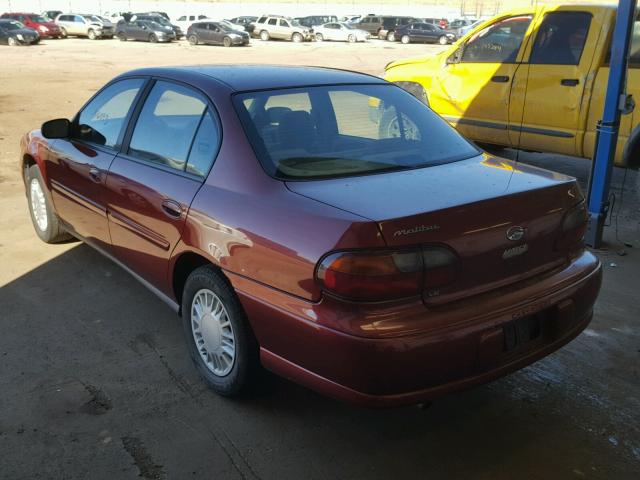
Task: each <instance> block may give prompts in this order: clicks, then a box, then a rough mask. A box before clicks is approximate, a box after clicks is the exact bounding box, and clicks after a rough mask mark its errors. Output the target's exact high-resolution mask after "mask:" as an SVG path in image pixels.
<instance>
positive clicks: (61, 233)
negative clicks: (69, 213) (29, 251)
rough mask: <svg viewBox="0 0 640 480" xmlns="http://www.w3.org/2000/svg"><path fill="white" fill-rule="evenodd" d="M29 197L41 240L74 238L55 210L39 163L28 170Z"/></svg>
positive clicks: (30, 207)
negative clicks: (61, 222)
mask: <svg viewBox="0 0 640 480" xmlns="http://www.w3.org/2000/svg"><path fill="white" fill-rule="evenodd" d="M27 173H28V177H27V198H28V201H29V213H30V214H31V215H30V216H31V222H32V223H33V228H34V229H35V231H36V234H37V235H38V237H40V240H42V241H43V242H45V243H60V242H64V241H67V240H70V239H71V238H73V237H72V236H71V235H69V234H68V233H67V232H66V231H65V230H64V228H62V225H61V224H60V220H59V219H58V216H57V215H56V213H55V212H54V211H53V207H52V205H51V200H50V199H49V196H48V195H47V190H46V188H45V185H44V181H43V179H42V175H41V174H40V169H39V168H38V166H37V165H32V166H31V167H29V170H27Z"/></svg>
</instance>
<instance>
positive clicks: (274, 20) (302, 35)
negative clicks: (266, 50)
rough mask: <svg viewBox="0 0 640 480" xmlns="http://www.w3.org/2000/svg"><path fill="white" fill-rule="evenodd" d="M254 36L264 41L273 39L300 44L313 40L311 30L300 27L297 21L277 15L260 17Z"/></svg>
mask: <svg viewBox="0 0 640 480" xmlns="http://www.w3.org/2000/svg"><path fill="white" fill-rule="evenodd" d="M253 35H254V36H257V37H260V39H261V40H264V41H267V40H270V39H272V38H273V39H280V40H291V41H293V42H296V43H299V42H304V41H305V40H310V39H311V36H310V32H309V29H308V28H306V27H303V26H302V25H300V24H299V23H298V21H297V20H293V19H291V18H288V17H281V16H277V15H273V16H270V15H263V16H262V17H260V18H259V19H258V20H257V21H256V23H255V27H254V29H253Z"/></svg>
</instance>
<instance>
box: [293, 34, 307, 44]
mask: <svg viewBox="0 0 640 480" xmlns="http://www.w3.org/2000/svg"><path fill="white" fill-rule="evenodd" d="M291 40H293V41H294V42H295V43H300V42H302V41H303V40H304V37H303V36H302V34H300V33H298V32H296V33H294V34H293V35H291Z"/></svg>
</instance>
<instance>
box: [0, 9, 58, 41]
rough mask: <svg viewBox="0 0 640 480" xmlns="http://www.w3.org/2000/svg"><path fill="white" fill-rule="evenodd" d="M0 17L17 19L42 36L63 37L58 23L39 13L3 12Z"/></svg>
mask: <svg viewBox="0 0 640 480" xmlns="http://www.w3.org/2000/svg"><path fill="white" fill-rule="evenodd" d="M0 18H5V19H9V20H17V21H18V22H20V23H21V24H23V25H24V26H25V27H27V28H32V29H34V30H35V31H37V32H38V34H39V35H40V37H41V38H62V32H61V31H60V28H59V27H58V25H56V24H55V23H54V22H52V21H49V20H47V19H46V18H44V17H43V16H42V15H38V14H37V13H3V14H2V16H0Z"/></svg>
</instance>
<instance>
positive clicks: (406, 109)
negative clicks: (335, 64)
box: [234, 85, 479, 180]
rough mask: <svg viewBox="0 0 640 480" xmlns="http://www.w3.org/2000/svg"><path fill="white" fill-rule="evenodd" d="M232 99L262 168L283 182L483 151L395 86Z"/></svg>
mask: <svg viewBox="0 0 640 480" xmlns="http://www.w3.org/2000/svg"><path fill="white" fill-rule="evenodd" d="M234 103H235V105H236V109H237V111H238V114H239V116H240V118H241V121H242V123H243V125H244V127H245V131H246V133H247V136H248V138H249V141H250V142H251V144H252V146H253V148H254V150H255V152H256V154H257V156H258V158H259V159H260V162H261V163H262V165H263V167H264V169H265V170H266V171H267V173H269V174H270V175H271V176H273V177H276V178H279V179H282V180H313V179H325V178H335V177H348V176H358V175H366V174H374V173H382V172H388V171H401V170H409V169H414V168H422V167H428V166H433V165H439V164H442V163H448V162H454V161H457V160H462V159H465V158H471V157H473V156H476V155H478V153H479V151H478V150H477V148H476V147H474V146H473V145H472V144H471V143H470V142H468V141H467V140H465V139H464V138H463V137H462V136H461V135H460V134H458V133H457V132H456V131H455V130H454V129H453V128H452V127H451V126H450V125H449V124H448V123H446V122H445V121H444V120H442V119H441V118H440V117H439V116H438V115H436V114H435V113H434V112H433V111H431V109H429V108H428V107H427V106H426V105H425V104H424V103H422V102H421V101H419V100H418V99H416V98H415V97H413V96H412V95H410V94H409V93H407V92H405V91H404V90H402V89H400V88H399V87H396V86H393V85H347V86H345V85H342V86H319V87H305V88H296V89H280V90H270V91H262V92H251V93H243V94H237V95H235V96H234Z"/></svg>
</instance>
